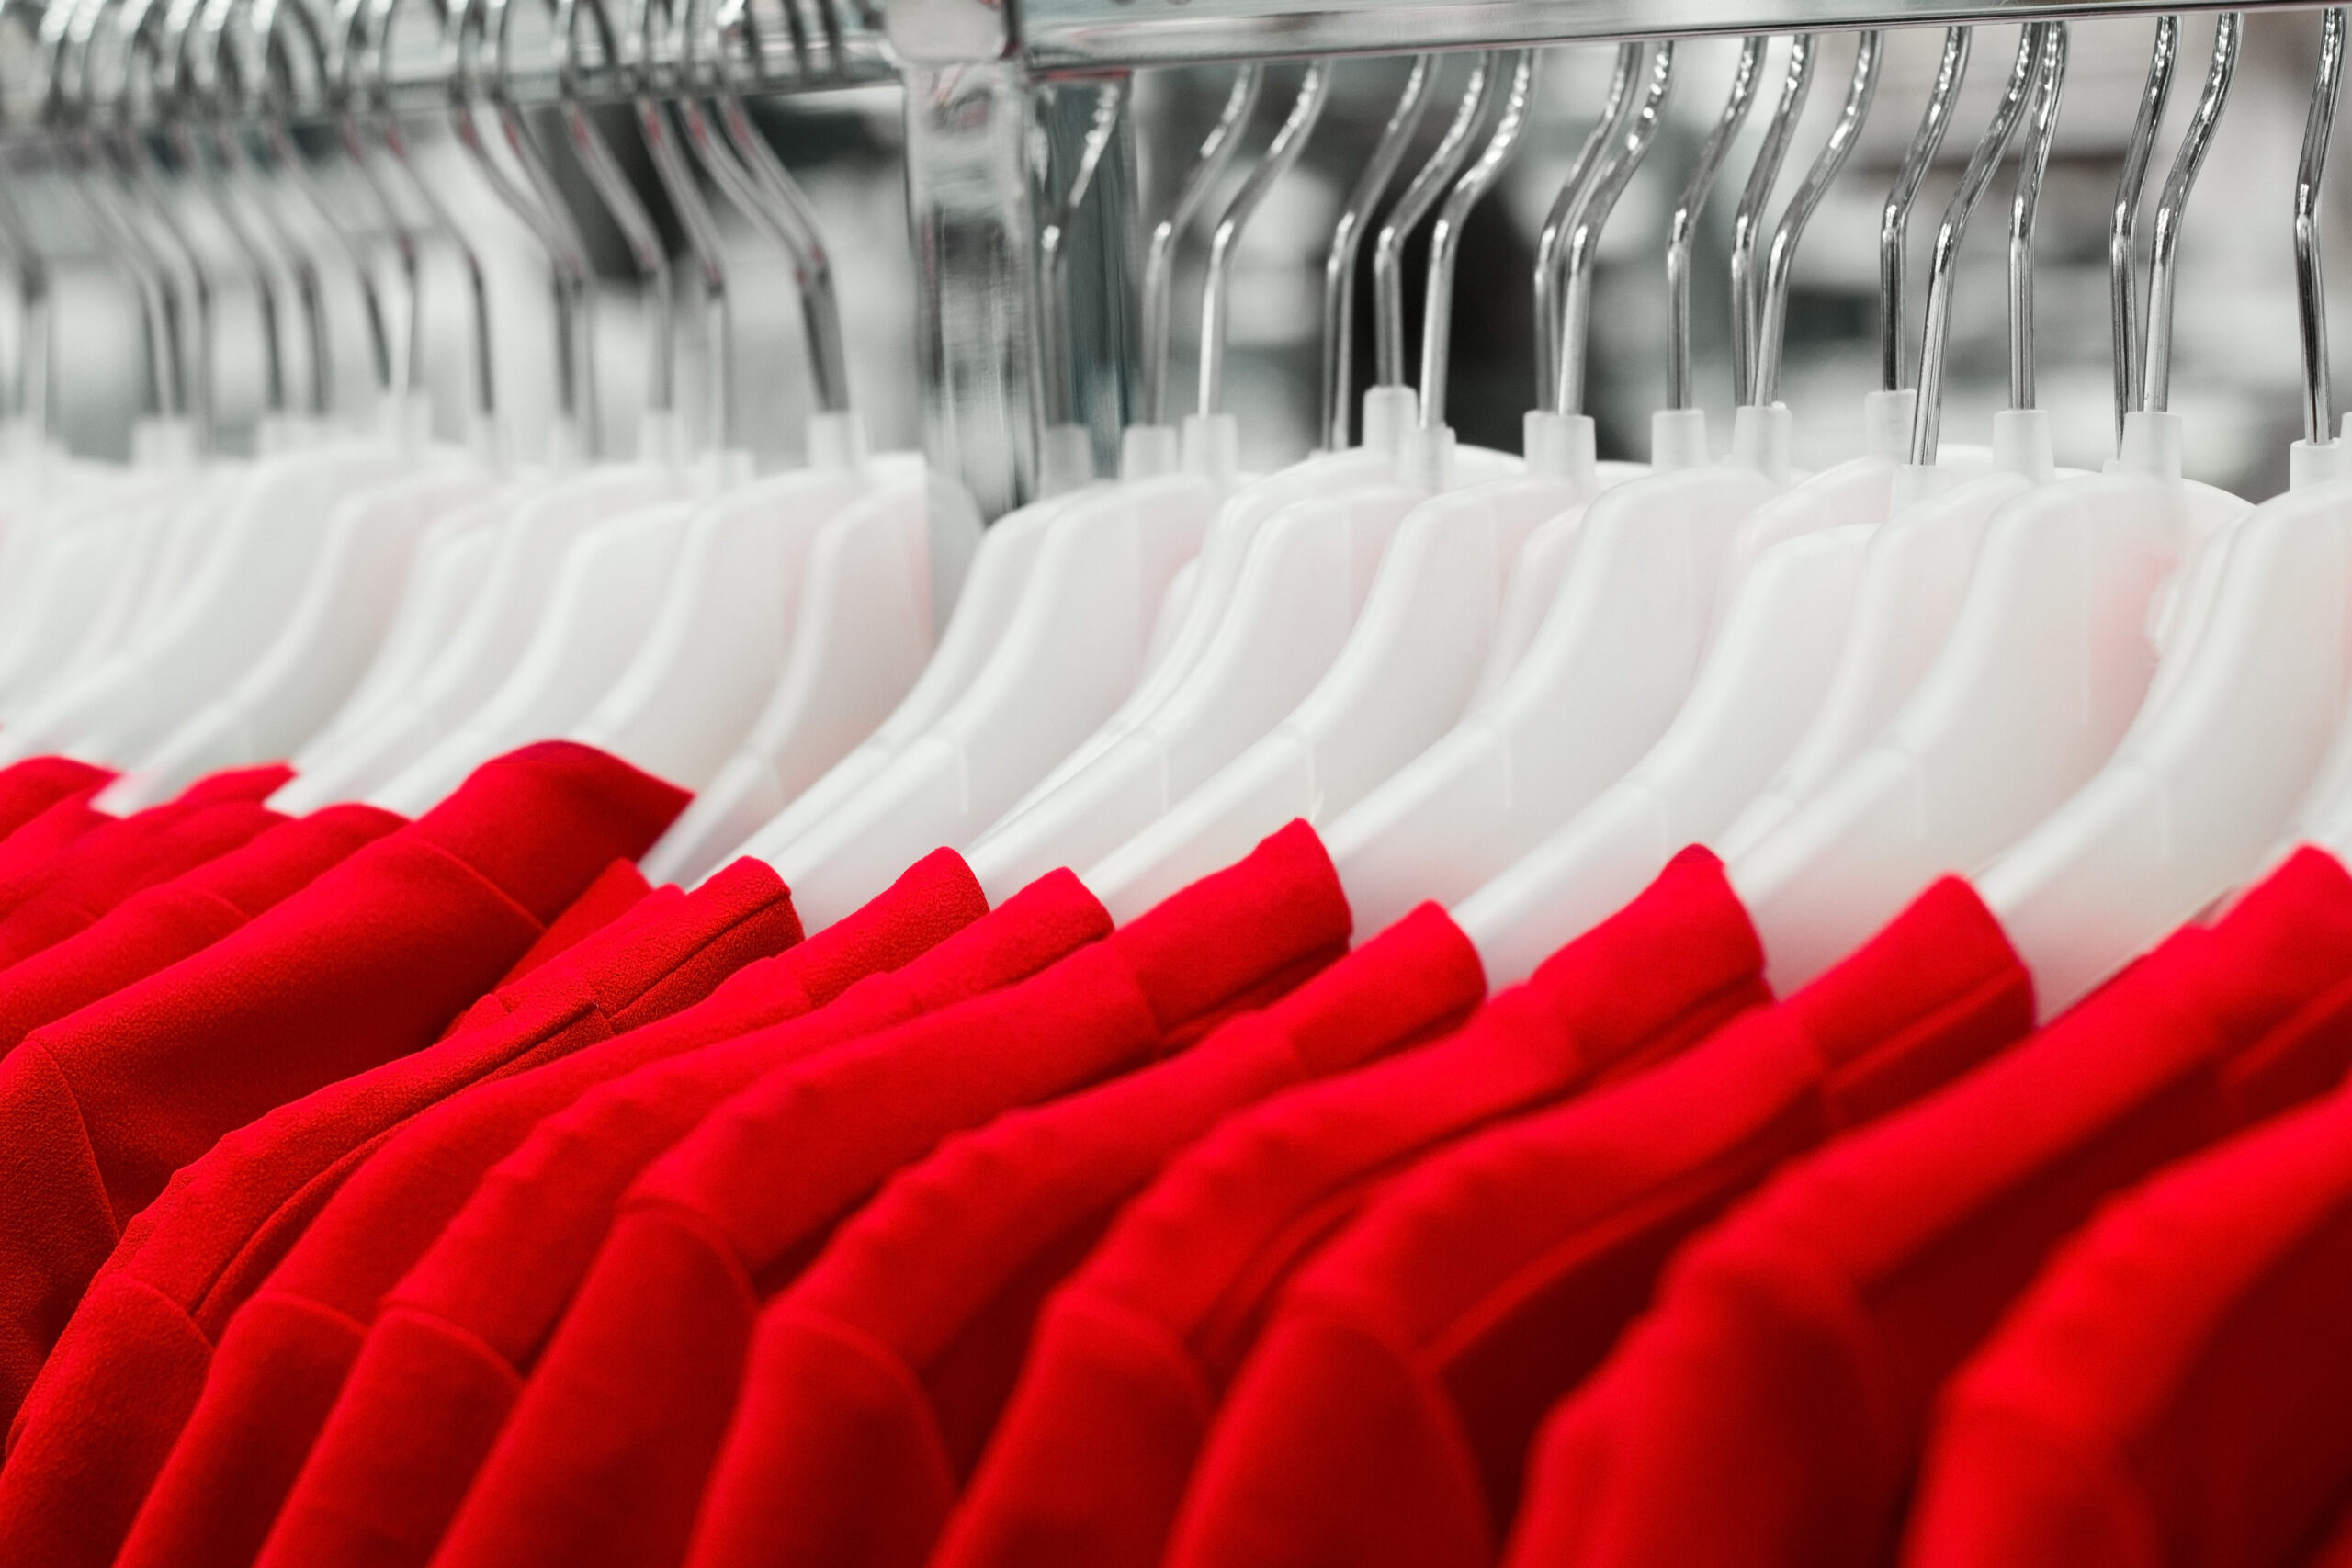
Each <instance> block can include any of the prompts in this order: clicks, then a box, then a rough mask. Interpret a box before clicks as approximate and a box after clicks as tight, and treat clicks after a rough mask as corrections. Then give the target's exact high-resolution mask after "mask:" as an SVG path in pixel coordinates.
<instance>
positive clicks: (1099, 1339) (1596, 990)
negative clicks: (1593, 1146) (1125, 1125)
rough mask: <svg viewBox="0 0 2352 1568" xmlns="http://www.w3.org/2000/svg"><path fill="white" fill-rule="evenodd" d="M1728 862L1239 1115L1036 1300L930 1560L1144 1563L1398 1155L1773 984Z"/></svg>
mask: <svg viewBox="0 0 2352 1568" xmlns="http://www.w3.org/2000/svg"><path fill="white" fill-rule="evenodd" d="M1762 962H1763V954H1762V952H1761V950H1760V949H1759V948H1758V945H1757V942H1756V933H1755V931H1754V930H1753V929H1752V927H1751V926H1750V925H1749V923H1748V919H1747V911H1746V910H1745V909H1743V908H1740V905H1739V900H1738V899H1737V898H1736V897H1734V895H1733V893H1732V891H1731V887H1730V885H1729V884H1728V883H1727V882H1726V881H1725V880H1724V874H1723V867H1722V865H1721V863H1718V862H1717V861H1716V860H1715V859H1714V857H1713V856H1712V855H1709V854H1707V853H1706V852H1703V851H1700V852H1685V853H1683V854H1681V855H1679V856H1677V857H1676V859H1675V860H1674V862H1673V863H1671V864H1669V865H1668V867H1667V869H1666V870H1665V871H1664V872H1662V873H1660V874H1659V876H1658V878H1657V881H1655V882H1654V883H1652V885H1651V886H1649V887H1648V888H1646V889H1645V890H1644V892H1643V893H1642V894H1641V896H1640V897H1637V898H1635V899H1634V902H1633V903H1632V904H1630V905H1628V906H1627V907H1626V908H1624V909H1623V910H1622V911H1620V912H1619V913H1618V914H1616V915H1615V916H1612V917H1611V919H1608V920H1607V921H1605V922H1603V923H1602V924H1601V925H1600V926H1599V927H1598V928H1596V929H1595V930H1594V931H1590V932H1589V933H1587V934H1586V935H1585V936H1583V937H1581V938H1579V939H1577V941H1576V942H1571V943H1569V944H1568V946H1566V947H1565V948H1563V949H1562V950H1561V951H1560V952H1559V953H1555V954H1554V955H1553V956H1552V957H1551V958H1550V959H1548V960H1547V961H1545V963H1544V965H1543V967H1542V968H1540V969H1538V970H1537V971H1536V973H1535V975H1534V976H1533V977H1532V978H1531V979H1530V980H1529V981H1528V982H1527V983H1526V984H1525V985H1522V986H1518V987H1513V988H1512V989H1510V990H1509V991H1506V992H1504V993H1503V994H1501V995H1500V996H1498V997H1497V998H1495V999H1494V1000H1492V1001H1490V1002H1488V1003H1487V1005H1486V1007H1485V1008H1483V1009H1481V1010H1479V1012H1478V1014H1477V1015H1476V1017H1475V1018H1474V1019H1472V1021H1470V1023H1469V1024H1468V1025H1467V1026H1466V1027H1464V1029H1463V1030H1461V1031H1460V1032H1457V1033H1455V1034H1453V1036H1451V1037H1450V1038H1448V1039H1446V1040H1444V1041H1442V1042H1440V1043H1436V1044H1433V1045H1429V1046H1425V1047H1423V1048H1422V1049H1420V1050H1418V1051H1410V1052H1408V1053H1406V1054H1404V1055H1400V1056H1397V1057H1396V1058H1395V1059H1394V1060H1391V1061H1387V1062H1383V1063H1380V1064H1377V1065H1375V1066H1369V1067H1365V1068H1363V1069H1361V1070H1359V1071H1357V1072H1354V1073H1351V1074H1350V1075H1348V1076H1347V1077H1342V1078H1338V1079H1334V1080H1332V1081H1331V1082H1329V1083H1322V1084H1313V1085H1309V1086H1307V1087H1306V1088H1303V1089H1294V1090H1292V1091H1291V1092H1290V1093H1288V1094H1284V1095H1282V1096H1280V1097H1278V1098H1276V1099H1274V1100H1269V1101H1268V1102H1267V1103H1265V1104H1263V1105H1261V1106H1258V1107H1255V1108H1253V1109H1251V1110H1249V1111H1242V1112H1240V1113H1239V1114H1238V1115H1235V1116H1233V1117H1230V1118H1228V1119H1227V1121H1226V1122H1224V1123H1223V1124H1222V1125H1220V1126H1219V1127H1218V1128H1217V1129H1216V1131H1215V1132H1213V1133H1212V1134H1209V1136H1208V1137H1206V1138H1204V1139H1203V1140H1202V1141H1201V1142H1200V1143H1199V1144H1197V1145H1194V1146H1193V1147H1192V1148H1190V1149H1188V1150H1186V1151H1185V1152H1184V1153H1183V1154H1182V1156H1179V1157H1178V1158H1177V1159H1175V1160H1173V1161H1171V1162H1170V1165H1169V1167H1168V1168H1167V1170H1166V1171H1164V1172H1163V1173H1162V1174H1161V1175H1160V1177H1159V1179H1158V1180H1157V1181H1155V1182H1154V1183H1153V1184H1152V1185H1151V1186H1150V1187H1149V1188H1148V1189H1146V1190H1145V1191H1144V1192H1143V1194H1142V1195H1141V1196H1139V1197H1138V1198H1136V1200H1135V1201H1134V1202H1132V1203H1130V1204H1129V1205H1128V1206H1127V1208H1126V1209H1125V1212H1124V1213H1122V1214H1121V1215H1120V1217H1119V1220H1118V1222H1117V1223H1116V1224H1114V1225H1113V1226H1112V1227H1111V1229H1110V1232H1109V1233H1108V1235H1106V1236H1105V1237H1104V1239H1103V1244H1102V1245H1101V1246H1100V1247H1097V1248H1096V1249H1095V1251H1094V1254H1093V1256H1092V1257H1091V1258H1090V1259H1089V1260H1088V1261H1087V1264H1086V1266H1085V1268H1084V1269H1080V1271H1079V1272H1078V1273H1077V1274H1076V1275H1075V1276H1073V1277H1072V1279H1071V1280H1070V1281H1069V1283H1068V1284H1066V1285H1065V1286H1063V1287H1062V1289H1061V1290H1060V1291H1059V1292H1057V1293H1056V1294H1055V1296H1054V1297H1053V1298H1052V1299H1051V1300H1050V1301H1049V1302H1048V1303H1046V1308H1045V1311H1044V1312H1043V1313H1042V1314H1040V1315H1039V1317H1038V1321H1037V1327H1036V1337H1035V1341H1034V1343H1033V1345H1032V1347H1031V1350H1030V1355H1029V1359H1028V1362H1027V1364H1026V1365H1025V1366H1024V1367H1023V1371H1022V1374H1021V1378H1020V1381H1019V1382H1018V1383H1017V1384H1016V1385H1015V1387H1014V1390H1013V1393H1012V1399H1011V1400H1010V1402H1009V1403H1008V1404H1007V1406H1006V1408H1005V1412H1004V1416H1003V1418H1002V1420H1001V1422H1000V1423H999V1425H998V1427H997V1430H996V1434H995V1436H994V1438H992V1439H991V1440H990V1442H989V1446H988V1449H987V1450H986V1452H985V1453H984V1454H983V1455H982V1457H981V1460H980V1462H979V1465H978V1468H977V1470H976V1471H975V1472H974V1474H973V1479H972V1483H971V1485H970V1487H969V1488H968V1489H967V1491H966V1493H965V1495H964V1498H963V1500H962V1502H961V1503H960V1504H959V1505H958V1506H957V1508H956V1511H955V1513H954V1514H953V1515H952V1516H951V1517H950V1518H949V1521H948V1526H947V1529H946V1532H945V1534H944V1536H943V1538H942V1540H941V1542H940V1547H939V1551H938V1553H937V1554H936V1556H935V1558H934V1561H935V1562H940V1563H942V1564H947V1563H954V1564H957V1565H959V1568H973V1565H978V1564H1005V1563H1014V1562H1021V1563H1031V1562H1086V1563H1090V1564H1103V1565H1106V1568H1109V1565H1125V1564H1135V1565H1136V1568H1144V1565H1147V1564H1151V1565H1156V1564H1157V1563H1158V1562H1159V1560H1160V1557H1161V1555H1162V1552H1163V1551H1164V1550H1165V1547H1166V1541H1167V1532H1168V1528H1169V1525H1170V1522H1171V1521H1172V1519H1173V1517H1174V1515H1175V1510H1176V1504H1177V1500H1178V1499H1179V1497H1181V1496H1182V1493H1183V1488H1184V1483H1185V1481H1186V1478H1187V1477H1188V1476H1189V1475H1190V1473H1191V1472H1192V1467H1193V1458H1194V1456H1195V1454H1196V1452H1197V1450H1198V1448H1199V1445H1200V1442H1201V1440H1202V1438H1203V1437H1204V1433H1205V1431H1206V1427H1207V1424H1208V1420H1209V1417H1210V1415H1211V1413H1212V1412H1213V1411H1214V1409H1215V1407H1216V1400H1217V1398H1218V1397H1219V1392H1220V1391H1221V1390H1222V1389H1223V1388H1224V1386H1225V1385H1226V1383H1227V1381H1228V1380H1229V1379H1230V1378H1231V1376H1232V1375H1233V1372H1234V1371H1235V1369H1236V1368H1237V1367H1238V1364H1239V1361H1240V1359H1241V1357H1242V1355H1243V1354H1244V1353H1245V1352H1246V1351H1247V1349H1248V1348H1249V1346H1250V1341H1251V1339H1252V1337H1254V1336H1255V1334H1256V1332H1257V1329H1258V1325H1259V1324H1260V1323H1261V1321H1262V1318H1263V1314H1264V1313H1265V1311H1266V1308H1267V1306H1268V1304H1269V1303H1270V1302H1271V1300H1272V1297H1273V1295H1274V1293H1275V1292H1278V1291H1279V1290H1280V1289H1281V1287H1282V1285H1283V1281H1284V1280H1286V1279H1287V1278H1288V1277H1289V1275H1290V1273H1291V1272H1292V1270H1293V1269H1295V1268H1296V1267H1297V1266H1298V1264H1299V1263H1300V1262H1301V1261H1302V1260H1303V1259H1304V1258H1306V1257H1307V1256H1309V1255H1310V1254H1311V1253H1312V1252H1313V1251H1314V1250H1315V1249H1316V1248H1317V1247H1318V1246H1320V1245H1321V1243H1322V1242H1323V1241H1324V1240H1325V1239H1326V1238H1327V1237H1328V1236H1329V1235H1331V1234H1332V1232H1334V1231H1335V1230H1337V1229H1338V1228H1339V1227H1340V1225H1342V1224H1345V1223H1346V1221H1347V1219H1348V1218H1349V1216H1350V1215H1351V1214H1352V1213H1355V1212H1356V1210H1357V1209H1359V1208H1360V1207H1361V1206H1362V1205H1363V1202H1364V1201H1365V1200H1366V1198H1367V1197H1368V1196H1369V1195H1370V1194H1371V1193H1372V1191H1373V1190H1374V1189H1375V1188H1376V1187H1377V1186H1378V1185H1379V1184H1380V1183H1382V1182H1384V1181H1385V1180H1387V1179H1389V1178H1391V1177H1393V1176H1394V1175H1395V1174H1396V1173H1397V1170H1399V1169H1400V1168H1403V1167H1404V1166H1405V1165H1407V1164H1408V1163H1410V1162H1411V1161H1413V1160H1415V1159H1418V1158H1419V1157H1420V1156H1423V1155H1425V1154H1426V1153H1428V1152H1429V1151H1430V1150H1431V1149H1433V1148H1436V1147H1439V1146H1441V1145H1444V1144H1446V1143H1450V1142H1452V1141H1453V1139H1456V1138H1458V1137H1461V1136H1462V1135H1464V1134H1466V1133H1469V1132H1472V1131H1474V1130H1476V1129H1477V1128H1479V1127H1482V1126H1485V1125H1487V1124H1488V1123H1490V1122H1494V1121H1496V1120H1497V1119H1498V1118H1500V1117H1505V1116H1509V1115H1511V1114H1514V1113H1517V1112H1520V1111H1526V1110H1529V1109H1532V1108H1533V1107H1535V1106H1538V1105H1544V1104H1547V1103H1550V1102H1551V1101H1553V1100H1558V1099H1559V1098H1560V1097H1562V1096H1563V1095H1566V1094H1569V1093H1572V1092H1575V1091H1576V1090H1577V1089H1581V1088H1583V1087H1585V1086H1586V1085H1588V1084H1589V1083H1591V1082H1593V1081H1594V1080H1595V1079H1596V1078H1600V1077H1609V1076H1612V1075H1620V1074H1623V1073H1624V1072H1627V1071H1630V1070H1632V1069H1633V1068H1634V1066H1636V1065H1638V1064H1642V1063H1645V1062H1648V1061H1652V1060H1655V1059H1657V1058H1658V1057H1660V1056H1663V1055H1671V1054H1673V1053H1674V1052H1677V1051H1679V1050H1680V1049H1681V1048H1682V1047H1683V1046H1684V1045H1685V1044H1687V1043H1691V1042H1693V1041H1696V1040H1699V1039H1702V1038H1704V1037H1705V1036H1706V1035H1707V1034H1709V1033H1711V1032H1713V1030H1714V1028H1715V1027H1716V1026H1717V1025H1718V1024H1720V1023H1722V1022H1723V1021H1725V1020H1727V1019H1729V1018H1732V1017H1734V1016H1736V1015H1737V1014H1738V1013H1741V1012H1744V1011H1746V1010H1748V1009H1749V1008H1752V1007H1755V1006H1758V1005H1760V1004H1761V1003H1764V1002H1766V1001H1769V1000H1770V992H1769V991H1768V990H1767V989H1766V988H1765V986H1764V982H1763V979H1762V977H1761V968H1762Z"/></svg>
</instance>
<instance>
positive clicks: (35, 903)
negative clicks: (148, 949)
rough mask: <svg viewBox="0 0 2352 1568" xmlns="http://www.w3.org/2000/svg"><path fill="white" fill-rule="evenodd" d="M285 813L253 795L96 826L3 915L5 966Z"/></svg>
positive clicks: (1, 965) (235, 845)
mask: <svg viewBox="0 0 2352 1568" xmlns="http://www.w3.org/2000/svg"><path fill="white" fill-rule="evenodd" d="M285 820H286V818H283V817H281V816H279V815H278V814H277V812H275V811H272V810H270V809H269V808H268V807H263V806H256V805H254V803H252V802H251V801H243V800H224V801H220V802H216V803H214V804H212V805H209V806H159V807H154V808H153V810H149V811H142V812H141V813H140V814H139V815H138V816H136V817H130V818H124V819H123V820H122V821H119V822H113V823H107V824H105V825H103V826H101V827H98V828H95V829H91V830H90V831H89V832H88V833H86V834H85V835H84V836H83V837H82V839H81V840H79V841H77V842H76V843H75V844H74V847H73V848H72V849H71V850H68V851H67V852H65V853H63V854H61V855H59V856H58V857H57V859H56V861H55V863H53V866H52V869H51V874H49V876H48V877H46V878H45V879H43V881H42V884H41V886H40V887H39V888H38V889H36V890H34V891H33V892H31V893H30V894H28V896H27V897H26V898H25V900H24V901H23V902H22V903H20V904H18V905H17V907H16V908H14V909H11V910H10V911H9V912H8V913H7V914H6V916H0V969H6V968H9V967H11V966H13V965H15V964H19V963H22V962H23V961H24V960H25V959H27V958H29V957H31V956H32V955H33V954H35V953H40V952H42V951H43V950H45V949H47V948H50V947H53V946H55V945H56V944H57V943H58V942H62V941H64V940H65V939H66V938H67V937H70V936H73V935H74V933H76V932H77V931H85V930H86V929H87V928H88V927H89V926H91V925H92V924H93V923H95V922H96V920H97V919H100V918H101V917H102V916H104V915H106V914H107V913H108V912H109V911H111V910H113V909H114V908H116V907H117V906H119V904H121V902H122V901H123V900H124V899H126V898H128V897H130V896H131V895H132V894H134V893H137V892H140V891H141V890H143V889H145V888H149V887H153V886H157V885H158V884H160V883H164V882H168V881H170V880H171V879H172V878H174V877H175V876H178V875H180V874H183V873H186V872H188V871H192V870H194V869H195V868H196V867H198V866H199V865H202V864H204V863H206V862H208V861H212V860H217V859H219V858H220V856H221V855H224V854H227V853H229V852H231V851H232V850H237V849H242V848H243V847H244V846H245V845H246V844H248V843H251V842H252V841H253V840H254V839H255V838H256V837H258V836H259V835H260V834H261V833H263V832H264V831H266V829H270V828H273V827H276V826H277V825H278V824H280V823H282V822H284V821H285Z"/></svg>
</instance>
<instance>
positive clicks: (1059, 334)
mask: <svg viewBox="0 0 2352 1568" xmlns="http://www.w3.org/2000/svg"><path fill="white" fill-rule="evenodd" d="M1126 100H1127V91H1126V84H1125V82H1124V81H1121V80H1118V79H1115V78H1114V79H1113V80H1110V81H1106V82H1102V83H1098V84H1097V85H1096V86H1095V89H1094V119H1093V122H1092V123H1091V125H1089V126H1088V127H1087V129H1086V141H1085V143H1084V145H1083V146H1082V147H1080V151H1079V157H1078V167H1077V169H1076V170H1075V171H1074V172H1072V174H1071V175H1070V177H1069V186H1068V187H1067V188H1065V189H1064V190H1063V192H1062V195H1061V199H1060V200H1059V201H1057V202H1056V203H1055V204H1054V210H1053V212H1052V213H1051V214H1050V215H1049V216H1048V217H1047V219H1046V224H1045V227H1044V228H1043V229H1042V230H1040V231H1039V232H1038V236H1037V255H1038V275H1039V276H1038V288H1039V292H1040V293H1041V295H1042V296H1043V298H1042V299H1040V300H1039V301H1038V310H1037V333H1038V343H1037V365H1036V369H1035V381H1036V386H1037V393H1038V400H1039V404H1040V412H1041V418H1042V423H1041V424H1040V425H1039V428H1040V429H1046V428H1049V427H1051V426H1054V425H1057V424H1068V423H1070V421H1071V411H1072V410H1073V409H1074V408H1075V406H1076V404H1077V401H1078V389H1077V388H1076V387H1075V386H1074V385H1072V383H1071V366H1070V359H1069V231H1070V226H1071V225H1072V224H1074V223H1075V222H1077V221H1078V215H1079V213H1080V212H1081V211H1083V210H1084V209H1085V207H1086V198H1087V197H1088V196H1090V195H1091V194H1092V192H1093V189H1094V176H1095V175H1096V174H1097V173H1098V172H1100V170H1101V169H1102V167H1103V154H1104V153H1105V152H1108V151H1109V150H1110V147H1111V141H1112V138H1113V137H1114V136H1115V135H1117V134H1118V130H1119V116H1120V115H1121V114H1122V113H1123V112H1124V111H1125V107H1126Z"/></svg>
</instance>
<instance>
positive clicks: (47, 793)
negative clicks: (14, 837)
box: [0, 757, 114, 839]
mask: <svg viewBox="0 0 2352 1568" xmlns="http://www.w3.org/2000/svg"><path fill="white" fill-rule="evenodd" d="M113 780H114V773H113V772H112V771H111V770H110V769H107V768H100V767H96V766H93V765H92V764H90V763H88V762H77V761H74V759H73V758H71V757H28V758H26V759H25V760H24V761H21V762H11V763H9V764H8V765H7V766H6V767H5V768H0V839H6V837H7V836H8V835H9V834H11V833H14V832H15V831H16V830H17V829H19V828H21V827H23V826H24V825H25V824H26V823H28V822H29V821H31V820H32V819H33V818H36V817H38V816H40V814H41V813H42V812H44V811H46V810H48V809H49V808H50V807H52V806H54V805H56V804H57V803H58V802H59V801H61V800H64V799H66V798H68V797H70V796H75V795H78V796H81V797H82V798H84V799H85V800H86V799H87V798H89V797H90V796H91V795H96V793H97V792H98V791H99V790H102V789H104V788H105V787H106V786H107V784H110V783H112V782H113Z"/></svg>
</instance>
